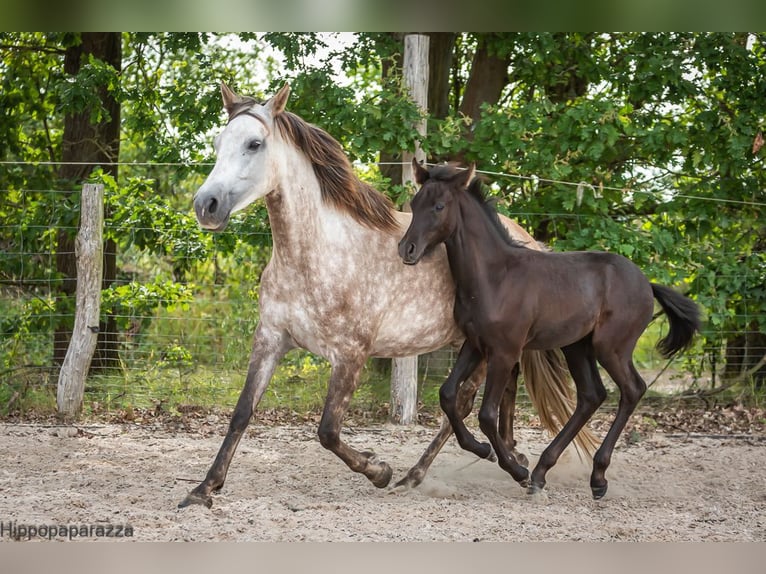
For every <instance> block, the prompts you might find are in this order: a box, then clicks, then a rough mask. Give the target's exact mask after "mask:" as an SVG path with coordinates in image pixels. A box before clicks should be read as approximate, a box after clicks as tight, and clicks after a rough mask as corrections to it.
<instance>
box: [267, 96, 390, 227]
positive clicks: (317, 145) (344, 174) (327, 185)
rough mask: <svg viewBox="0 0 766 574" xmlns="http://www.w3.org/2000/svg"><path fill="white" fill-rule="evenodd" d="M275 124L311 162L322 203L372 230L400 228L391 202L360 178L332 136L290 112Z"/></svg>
mask: <svg viewBox="0 0 766 574" xmlns="http://www.w3.org/2000/svg"><path fill="white" fill-rule="evenodd" d="M274 123H275V124H276V126H277V129H278V130H279V132H280V134H281V135H282V137H284V138H286V139H289V140H290V141H292V142H293V143H294V144H295V145H296V147H297V148H298V149H299V150H301V151H302V152H303V153H305V154H306V156H307V157H308V158H309V161H311V165H312V167H313V168H314V174H315V175H316V177H317V179H318V180H319V186H320V188H321V190H322V199H324V200H325V201H327V202H328V203H330V204H331V205H333V206H335V207H336V208H338V209H340V210H341V211H344V212H346V213H348V214H349V215H351V216H352V217H354V219H356V220H357V221H358V222H360V223H362V224H363V225H366V226H367V227H370V228H372V229H379V230H381V231H394V230H395V229H397V228H398V225H397V222H396V219H395V218H394V205H393V203H392V202H391V200H390V199H389V198H388V197H386V196H385V195H383V194H382V193H380V192H379V191H377V190H376V189H375V188H373V187H372V186H371V185H369V184H367V183H365V182H363V181H362V180H360V179H359V178H358V177H357V176H356V174H355V173H354V170H353V168H352V167H351V162H350V161H349V160H348V156H346V154H345V152H344V151H343V148H342V147H341V146H340V144H339V143H338V142H337V141H336V140H335V139H334V138H333V137H332V136H331V135H330V134H328V133H327V132H326V131H324V130H322V129H320V128H318V127H316V126H314V125H312V124H309V123H308V122H306V121H305V120H303V119H302V118H300V117H299V116H297V115H295V114H293V113H291V112H287V111H283V112H282V113H280V114H277V116H276V117H275V118H274Z"/></svg>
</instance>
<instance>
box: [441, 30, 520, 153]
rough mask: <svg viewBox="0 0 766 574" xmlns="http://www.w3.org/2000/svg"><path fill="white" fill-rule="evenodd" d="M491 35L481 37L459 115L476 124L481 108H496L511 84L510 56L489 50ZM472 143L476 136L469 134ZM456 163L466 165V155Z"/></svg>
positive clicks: (467, 138) (467, 137)
mask: <svg viewBox="0 0 766 574" xmlns="http://www.w3.org/2000/svg"><path fill="white" fill-rule="evenodd" d="M491 36H492V35H491V34H480V35H479V38H478V43H477V46H476V52H475V53H474V56H473V61H472V63H471V73H470V75H469V76H468V82H466V85H465V90H464V91H463V99H462V100H461V102H460V110H459V111H460V112H461V113H462V114H464V115H466V116H468V117H469V118H471V119H472V120H473V123H476V122H477V121H478V120H479V117H480V116H481V106H482V105H483V104H485V103H489V104H496V103H497V102H498V101H500V96H501V95H502V93H503V89H504V88H505V86H506V85H507V84H508V66H510V64H511V57H510V52H506V53H505V54H496V53H494V52H493V51H492V50H491V49H490V41H491V39H492V38H491ZM471 139H473V132H472V131H469V132H468V133H466V140H469V141H470V140H471ZM452 160H453V161H456V162H458V163H465V161H466V160H465V151H460V152H459V153H457V154H456V155H455V156H453V157H452Z"/></svg>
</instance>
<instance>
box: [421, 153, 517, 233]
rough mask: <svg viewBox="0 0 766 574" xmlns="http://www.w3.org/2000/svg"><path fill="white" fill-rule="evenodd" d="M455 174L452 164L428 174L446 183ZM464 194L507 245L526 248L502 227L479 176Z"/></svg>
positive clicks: (491, 200) (493, 204) (455, 170)
mask: <svg viewBox="0 0 766 574" xmlns="http://www.w3.org/2000/svg"><path fill="white" fill-rule="evenodd" d="M457 172H458V168H457V167H455V166H454V165H452V164H445V165H437V166H434V167H432V168H431V170H430V171H429V172H428V173H429V177H431V178H432V179H435V180H438V181H445V182H446V181H448V180H450V179H451V178H452V177H453V176H454V175H455V174H456V173H457ZM465 193H467V194H468V197H469V198H471V200H473V201H475V202H476V203H478V204H479V207H481V210H482V212H484V215H485V216H486V217H487V219H488V220H489V223H490V224H491V225H492V227H493V228H494V229H495V231H497V233H498V234H499V235H500V237H501V238H502V239H503V240H504V241H505V242H506V243H507V244H508V245H510V246H511V247H524V248H526V245H525V244H524V243H523V242H521V241H519V240H517V239H514V238H513V237H511V234H510V232H509V231H508V229H506V227H505V225H503V222H502V221H500V216H499V214H498V213H497V209H496V208H495V203H496V199H495V198H491V197H489V196H488V195H487V194H486V193H485V192H484V186H483V185H482V178H481V177H480V176H475V177H474V178H473V179H472V180H471V181H470V183H469V184H468V187H467V188H466V190H465Z"/></svg>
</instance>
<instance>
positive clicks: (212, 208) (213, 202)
mask: <svg viewBox="0 0 766 574" xmlns="http://www.w3.org/2000/svg"><path fill="white" fill-rule="evenodd" d="M217 209H218V200H217V199H216V198H215V197H211V198H210V201H208V202H207V212H208V213H215V212H216V210H217Z"/></svg>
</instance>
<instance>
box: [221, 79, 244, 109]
mask: <svg viewBox="0 0 766 574" xmlns="http://www.w3.org/2000/svg"><path fill="white" fill-rule="evenodd" d="M221 97H222V98H223V107H224V108H226V113H228V114H229V115H231V112H233V111H234V108H235V106H236V105H237V103H238V102H239V101H240V99H241V98H240V97H239V96H238V95H237V94H235V93H234V91H233V90H232V89H231V88H230V87H229V86H227V85H226V82H221Z"/></svg>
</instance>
